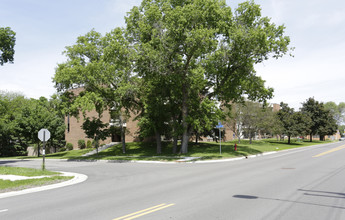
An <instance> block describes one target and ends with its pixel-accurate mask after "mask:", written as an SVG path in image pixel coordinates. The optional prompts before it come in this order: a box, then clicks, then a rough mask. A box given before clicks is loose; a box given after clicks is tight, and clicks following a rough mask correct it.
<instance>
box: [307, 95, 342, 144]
mask: <svg viewBox="0 0 345 220" xmlns="http://www.w3.org/2000/svg"><path fill="white" fill-rule="evenodd" d="M301 111H302V112H303V113H305V114H307V115H309V117H310V118H311V123H310V126H309V131H310V133H309V134H310V141H312V140H313V139H312V138H313V135H315V134H318V135H320V139H321V140H323V139H324V137H325V135H332V134H334V133H335V132H336V131H337V127H338V126H337V124H336V121H335V119H334V117H333V115H332V113H331V111H330V110H327V109H326V108H325V106H324V104H323V103H322V102H319V101H316V100H315V99H314V98H309V99H307V100H306V101H305V102H304V103H303V106H302V108H301Z"/></svg>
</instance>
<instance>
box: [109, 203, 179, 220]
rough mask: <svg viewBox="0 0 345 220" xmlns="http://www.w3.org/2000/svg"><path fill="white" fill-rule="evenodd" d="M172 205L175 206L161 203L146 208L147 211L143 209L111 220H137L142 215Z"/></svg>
mask: <svg viewBox="0 0 345 220" xmlns="http://www.w3.org/2000/svg"><path fill="white" fill-rule="evenodd" d="M173 205H175V204H174V203H171V204H168V205H167V204H165V203H162V204H160V205H156V206H153V207H150V208H147V209H143V210H140V211H137V212H134V213H131V214H128V215H125V216H122V217H119V218H115V219H113V220H122V219H123V220H131V219H135V218H138V217H140V216H143V215H147V214H150V213H152V212H156V211H159V210H161V209H165V208H168V207H170V206H173Z"/></svg>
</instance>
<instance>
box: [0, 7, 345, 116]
mask: <svg viewBox="0 0 345 220" xmlns="http://www.w3.org/2000/svg"><path fill="white" fill-rule="evenodd" d="M140 2H141V0H97V1H96V0H58V1H56V0H0V5H1V6H0V27H11V29H12V30H13V31H15V32H16V45H15V56H14V63H13V64H8V63H6V64H4V65H3V66H0V90H2V91H7V92H18V93H22V94H24V95H25V96H26V97H28V98H39V97H41V96H45V97H47V98H50V96H51V95H53V94H54V93H55V92H56V89H55V88H54V83H53V82H52V77H53V76H54V74H55V68H56V67H57V64H58V63H63V62H64V61H66V57H65V56H64V55H63V54H62V52H63V51H64V50H65V47H66V46H71V45H73V44H74V43H75V42H76V39H77V37H78V36H81V35H85V34H86V33H87V32H89V31H90V30H92V29H95V30H96V31H98V32H100V33H102V34H105V33H107V32H110V31H111V30H112V29H114V28H116V27H124V25H125V20H124V17H125V16H126V13H127V12H128V11H130V9H131V8H132V7H133V6H136V5H139V4H140ZM226 2H227V4H228V5H230V6H231V7H232V8H233V9H235V8H236V7H237V5H238V4H239V3H241V2H243V1H242V0H233V1H232V0H227V1H226ZM255 2H256V3H257V4H259V5H261V8H262V16H265V17H266V16H267V17H269V18H271V21H272V22H274V23H275V24H277V25H284V26H285V27H286V29H285V35H287V36H289V37H290V39H291V43H290V46H291V47H294V48H295V49H294V51H292V55H293V56H289V55H286V56H284V57H283V58H280V59H278V60H276V59H273V58H272V59H270V60H267V61H265V62H263V63H261V64H258V65H256V67H255V68H256V71H257V75H259V76H261V77H262V78H263V79H264V80H265V81H266V86H268V87H271V88H274V91H275V92H274V98H273V99H272V100H269V102H270V103H278V104H279V103H280V102H285V103H288V104H289V106H290V107H293V108H295V110H298V109H299V108H300V107H301V103H303V102H305V101H306V100H307V99H308V98H310V97H314V98H315V99H316V100H317V101H320V102H328V101H333V102H335V103H337V104H339V102H345V91H344V90H345V89H344V88H345V68H344V67H345V1H342V0H328V1H324V0H303V1H301V0H256V1H255Z"/></svg>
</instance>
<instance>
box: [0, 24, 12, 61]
mask: <svg viewBox="0 0 345 220" xmlns="http://www.w3.org/2000/svg"><path fill="white" fill-rule="evenodd" d="M15 43H16V33H15V32H14V31H12V30H11V28H9V27H6V28H3V27H0V65H1V66H2V65H4V63H8V62H10V63H13V59H14V58H13V56H14V45H15Z"/></svg>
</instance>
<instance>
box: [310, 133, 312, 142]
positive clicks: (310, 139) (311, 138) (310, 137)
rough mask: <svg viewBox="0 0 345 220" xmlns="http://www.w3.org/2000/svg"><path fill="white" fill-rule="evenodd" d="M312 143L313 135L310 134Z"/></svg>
mask: <svg viewBox="0 0 345 220" xmlns="http://www.w3.org/2000/svg"><path fill="white" fill-rule="evenodd" d="M310 142H313V134H310Z"/></svg>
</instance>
